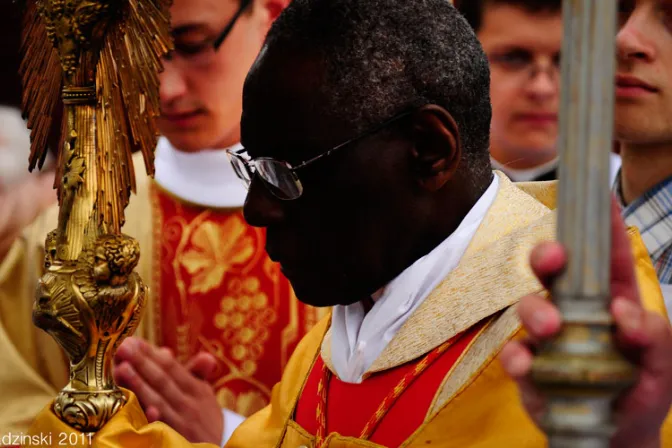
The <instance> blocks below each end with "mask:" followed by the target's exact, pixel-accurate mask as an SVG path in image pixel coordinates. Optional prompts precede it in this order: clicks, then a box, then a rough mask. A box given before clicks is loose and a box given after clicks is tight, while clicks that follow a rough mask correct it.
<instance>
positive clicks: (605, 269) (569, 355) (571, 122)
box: [533, 0, 634, 448]
mask: <svg viewBox="0 0 672 448" xmlns="http://www.w3.org/2000/svg"><path fill="white" fill-rule="evenodd" d="M616 8H617V2H616V1H614V0H564V2H563V22H564V39H563V48H562V86H561V89H562V90H561V95H562V103H561V108H560V140H559V150H560V154H561V159H560V184H559V191H558V240H559V241H560V242H561V243H562V244H563V245H564V246H565V248H566V249H567V251H568V256H569V264H568V268H567V270H566V271H565V272H564V274H563V275H562V276H561V277H560V278H559V279H558V280H557V282H556V283H555V285H554V287H553V288H552V298H553V301H554V302H555V303H556V305H557V306H558V307H559V309H560V311H561V313H562V316H563V320H564V325H563V330H562V333H561V335H560V336H559V337H558V338H557V339H556V340H554V341H553V342H552V343H550V344H549V345H548V346H547V347H545V348H544V350H543V351H542V353H541V355H540V356H539V357H538V358H537V359H536V361H535V364H534V366H533V379H534V380H535V382H536V383H537V385H538V386H539V387H540V388H541V389H542V391H544V392H545V393H546V394H547V397H548V411H547V414H546V416H545V418H544V420H543V422H542V426H543V428H544V430H545V431H546V432H547V434H548V437H549V446H550V447H551V448H565V447H567V448H569V447H571V448H607V447H609V443H610V438H611V435H612V434H613V430H614V426H613V415H612V405H613V401H614V399H615V398H616V397H617V395H618V394H619V392H620V391H622V390H623V389H624V388H625V387H627V386H628V385H629V384H631V383H632V381H634V370H633V368H632V366H631V365H630V364H629V363H627V362H626V361H625V360H624V359H623V358H622V357H621V356H620V354H619V353H618V352H617V351H616V350H615V349H614V347H613V345H612V340H611V328H612V320H611V316H610V314H609V302H610V300H611V294H610V281H609V280H610V278H609V275H610V269H609V267H610V245H611V233H610V228H611V227H610V226H611V224H610V185H609V153H610V151H611V148H612V141H613V121H614V75H615V36H616V22H617V20H616V17H617V16H616Z"/></svg>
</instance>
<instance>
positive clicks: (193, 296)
mask: <svg viewBox="0 0 672 448" xmlns="http://www.w3.org/2000/svg"><path fill="white" fill-rule="evenodd" d="M150 194H151V198H152V219H153V228H154V241H153V243H154V244H153V246H154V254H153V255H154V258H153V272H154V275H153V277H154V278H153V279H152V280H153V282H152V285H151V286H152V296H153V297H154V298H155V301H154V309H153V310H151V311H152V312H154V313H155V314H154V318H155V322H156V323H157V325H156V328H155V332H156V337H157V341H158V342H159V343H160V344H161V345H163V346H167V347H169V348H171V349H172V350H173V351H174V352H175V353H176V355H177V357H178V359H179V360H180V361H182V362H185V361H187V360H188V359H189V358H191V357H192V356H194V355H195V354H197V353H198V352H200V351H207V352H210V353H212V354H213V355H214V356H215V357H216V358H217V360H218V361H219V365H218V372H217V380H216V382H215V383H214V385H215V388H216V390H217V397H218V400H219V402H220V405H221V406H222V407H225V408H228V409H231V410H233V411H235V412H237V413H239V414H242V415H244V416H249V415H251V414H253V413H254V412H256V411H258V410H259V409H261V408H263V407H264V406H266V405H267V404H268V403H269V401H270V394H271V388H272V387H273V385H274V384H275V383H277V382H278V381H280V378H281V375H282V371H283V370H284V368H285V365H286V363H287V361H288V360H289V357H290V355H291V354H292V352H293V351H294V348H295V347H296V344H297V343H298V342H299V341H300V340H301V338H302V337H303V336H304V335H305V334H306V333H307V332H308V331H309V330H310V329H311V328H312V327H313V325H314V324H315V323H317V320H318V318H319V317H320V316H319V315H318V310H317V309H315V308H312V307H309V306H307V305H304V304H302V303H300V302H299V301H298V300H297V299H296V296H295V295H294V293H293V291H292V289H291V286H290V284H289V281H288V280H287V279H286V278H285V277H284V276H283V275H282V274H281V272H280V267H279V265H278V264H276V263H273V262H272V261H271V260H270V259H269V258H268V255H267V254H266V251H265V244H266V234H265V232H264V231H263V230H262V229H258V228H254V227H251V226H249V225H248V224H247V223H246V222H245V220H244V219H243V215H242V209H240V208H236V209H212V208H205V207H200V206H196V205H191V204H187V203H185V202H183V201H181V200H179V199H177V198H175V197H173V196H172V195H170V194H169V193H167V192H165V191H163V190H162V189H161V188H160V187H158V186H157V185H156V184H152V187H151V193H150ZM145 256H149V255H148V254H146V255H145Z"/></svg>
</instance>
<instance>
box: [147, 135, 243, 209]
mask: <svg viewBox="0 0 672 448" xmlns="http://www.w3.org/2000/svg"><path fill="white" fill-rule="evenodd" d="M239 148H242V146H241V145H235V146H233V147H232V149H239ZM155 166H156V176H155V179H156V182H157V183H158V184H159V185H160V186H161V187H162V188H164V189H165V190H166V191H168V192H169V193H171V194H173V195H175V196H177V197H178V198H180V199H182V200H184V201H188V202H191V203H193V204H196V205H201V206H204V207H216V208H239V207H242V206H243V204H244V203H245V196H246V195H247V190H246V189H245V187H244V186H243V184H242V182H241V181H240V179H238V177H237V176H236V173H235V172H234V171H233V167H232V166H231V162H230V161H229V157H228V155H227V154H226V151H225V150H223V149H216V150H211V149H208V150H203V151H199V152H195V153H187V152H182V151H178V150H177V149H175V148H174V147H173V146H172V145H171V144H170V142H168V139H166V138H164V137H161V139H159V144H158V146H157V148H156V162H155Z"/></svg>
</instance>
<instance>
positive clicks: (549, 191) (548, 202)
mask: <svg viewBox="0 0 672 448" xmlns="http://www.w3.org/2000/svg"><path fill="white" fill-rule="evenodd" d="M514 185H515V186H516V188H518V189H519V190H521V191H523V192H525V193H527V194H528V195H530V196H532V197H533V198H534V199H536V200H537V201H539V202H541V203H542V204H543V205H544V206H545V207H548V208H550V209H551V210H555V208H556V207H557V193H558V181H557V180H551V181H542V182H517V183H514Z"/></svg>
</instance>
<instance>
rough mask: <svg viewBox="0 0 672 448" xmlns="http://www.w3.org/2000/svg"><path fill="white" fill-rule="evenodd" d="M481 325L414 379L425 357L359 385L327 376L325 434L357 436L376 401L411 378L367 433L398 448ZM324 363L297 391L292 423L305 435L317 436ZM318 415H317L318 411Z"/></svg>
mask: <svg viewBox="0 0 672 448" xmlns="http://www.w3.org/2000/svg"><path fill="white" fill-rule="evenodd" d="M484 327H485V325H484V324H483V323H481V324H477V325H475V326H474V327H472V328H471V329H469V330H467V331H466V332H465V333H462V334H461V335H458V336H456V337H455V338H454V339H453V340H452V342H451V343H450V346H449V347H448V349H447V350H446V351H444V352H443V353H441V354H440V355H439V356H438V357H437V358H436V360H435V361H434V362H432V363H431V365H429V366H428V367H427V368H426V369H425V370H424V371H422V373H420V374H419V375H417V376H414V375H413V372H414V370H416V369H417V367H418V366H419V364H420V363H422V362H424V360H425V358H427V356H422V357H420V358H418V359H416V360H415V361H411V362H409V363H406V364H404V365H401V366H399V367H396V368H393V369H390V370H386V371H383V372H377V373H374V374H372V375H371V376H370V377H368V378H366V379H364V381H362V383H360V384H349V383H344V382H343V381H341V380H339V379H338V377H337V376H335V375H331V378H330V380H329V382H328V386H327V410H326V422H327V428H326V434H327V435H328V434H332V433H338V434H340V435H342V436H345V437H355V438H360V436H361V434H362V431H363V430H364V429H365V427H366V426H367V424H369V425H370V423H371V421H372V417H374V414H376V412H377V411H381V409H380V408H381V403H384V402H385V401H389V397H390V395H391V394H393V392H394V388H395V387H397V386H398V385H399V384H400V382H401V381H402V379H404V378H409V377H414V378H413V380H412V381H411V382H410V383H409V384H408V386H406V388H405V390H404V391H403V392H402V393H401V395H399V397H398V399H397V400H396V401H394V402H393V403H392V404H391V406H390V407H388V408H385V409H384V410H383V411H384V415H383V416H382V419H381V420H380V422H379V424H378V425H377V426H376V428H375V430H374V431H373V432H372V433H371V437H370V438H369V440H370V441H371V442H373V443H377V444H379V445H382V446H399V445H401V444H402V443H403V442H404V441H405V440H406V439H408V438H409V437H410V436H411V435H412V434H413V433H414V432H415V430H417V429H418V427H419V426H420V425H421V424H422V423H423V421H424V420H425V417H426V416H427V413H428V412H429V410H430V407H431V405H432V401H433V400H434V397H435V396H436V394H437V391H438V390H439V388H440V387H441V385H442V383H443V380H444V378H445V377H446V375H447V374H448V373H449V372H450V370H451V369H452V368H453V366H454V365H455V364H456V362H457V361H458V360H459V359H460V357H461V355H462V354H463V353H464V352H465V350H466V349H467V348H468V347H469V345H470V344H471V342H473V341H474V340H475V339H476V337H477V336H478V334H480V332H481V330H482V329H483V328H484ZM323 366H324V361H323V360H322V357H321V356H319V357H318V358H317V360H316V361H315V364H314V366H313V368H312V370H311V372H310V374H309V376H308V379H307V381H306V384H305V386H304V388H303V391H302V392H301V396H300V397H299V401H298V403H297V407H296V412H295V421H296V423H297V424H299V426H301V427H302V428H304V429H305V430H306V431H308V432H309V433H310V434H316V433H317V432H318V421H319V418H320V416H319V415H316V409H319V408H320V406H319V402H320V399H319V393H318V386H319V383H320V380H321V378H322V370H323ZM317 414H319V412H317Z"/></svg>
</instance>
